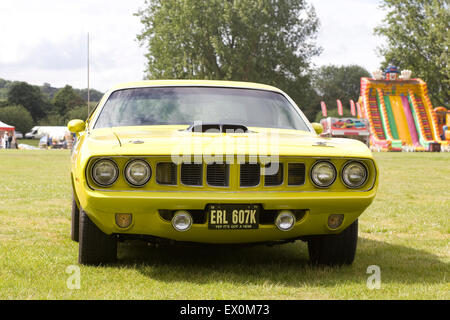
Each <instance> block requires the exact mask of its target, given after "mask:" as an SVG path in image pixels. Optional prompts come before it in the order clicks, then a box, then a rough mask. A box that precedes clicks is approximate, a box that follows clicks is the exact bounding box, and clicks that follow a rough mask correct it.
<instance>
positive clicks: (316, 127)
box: [311, 122, 323, 134]
mask: <svg viewBox="0 0 450 320" xmlns="http://www.w3.org/2000/svg"><path fill="white" fill-rule="evenodd" d="M311 125H312V127H313V128H314V130H315V131H316V133H317V134H321V133H322V132H323V127H322V125H321V124H320V123H317V122H313V123H311Z"/></svg>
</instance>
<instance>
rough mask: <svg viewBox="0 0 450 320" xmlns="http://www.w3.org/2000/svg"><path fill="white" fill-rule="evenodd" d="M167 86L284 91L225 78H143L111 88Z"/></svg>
mask: <svg viewBox="0 0 450 320" xmlns="http://www.w3.org/2000/svg"><path fill="white" fill-rule="evenodd" d="M155 86H156V87H159V86H161V87H165V86H168V87H170V86H201V87H229V88H246V89H259V90H269V91H276V92H282V91H281V90H280V89H278V88H276V87H273V86H269V85H266V84H261V83H255V82H244V81H223V80H143V81H134V82H126V83H121V84H118V85H116V86H114V87H113V88H112V89H111V90H120V89H129V88H140V87H155Z"/></svg>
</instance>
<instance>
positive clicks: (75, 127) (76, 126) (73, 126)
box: [67, 119, 86, 133]
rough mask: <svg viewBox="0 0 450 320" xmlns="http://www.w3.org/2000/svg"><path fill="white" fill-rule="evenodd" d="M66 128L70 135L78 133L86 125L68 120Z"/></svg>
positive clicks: (81, 121)
mask: <svg viewBox="0 0 450 320" xmlns="http://www.w3.org/2000/svg"><path fill="white" fill-rule="evenodd" d="M67 128H68V129H69V131H70V132H72V133H80V132H82V131H84V130H85V129H86V123H85V122H84V121H83V120H79V119H75V120H70V121H69V123H68V124H67Z"/></svg>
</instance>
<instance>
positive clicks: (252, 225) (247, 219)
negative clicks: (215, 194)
mask: <svg viewBox="0 0 450 320" xmlns="http://www.w3.org/2000/svg"><path fill="white" fill-rule="evenodd" d="M259 211H260V206H259V205H257V204H211V205H209V206H208V209H207V213H208V228H209V229H213V230H237V229H258V227H259Z"/></svg>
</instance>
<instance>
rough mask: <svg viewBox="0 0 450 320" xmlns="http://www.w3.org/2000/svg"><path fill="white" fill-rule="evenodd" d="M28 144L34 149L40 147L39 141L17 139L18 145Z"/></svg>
mask: <svg viewBox="0 0 450 320" xmlns="http://www.w3.org/2000/svg"><path fill="white" fill-rule="evenodd" d="M21 143H23V144H28V145H30V146H33V147H39V139H17V144H21Z"/></svg>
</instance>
